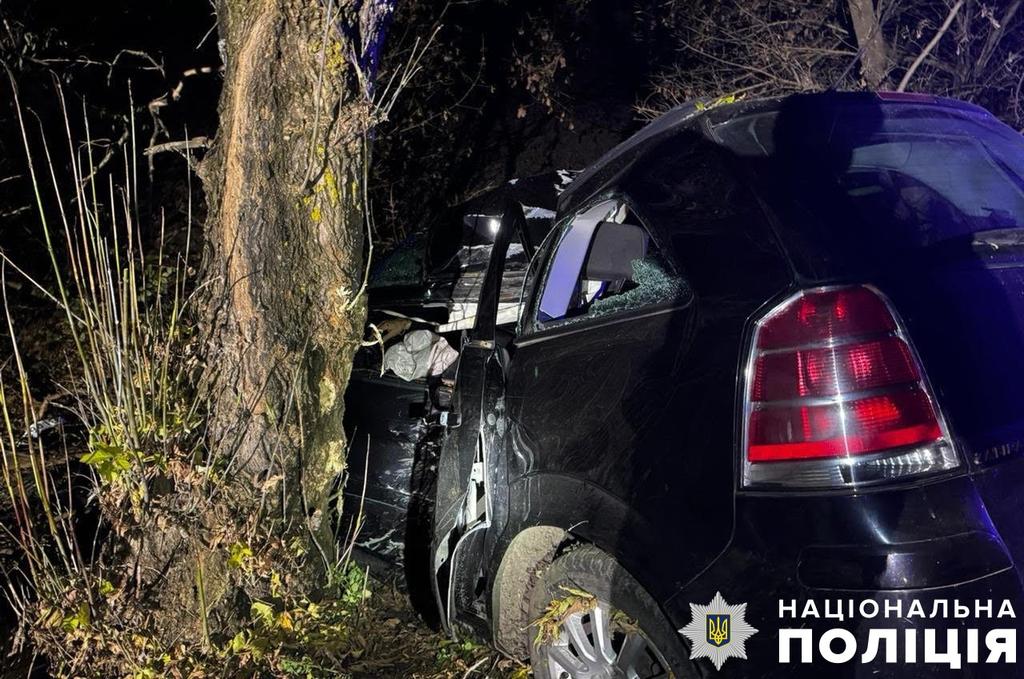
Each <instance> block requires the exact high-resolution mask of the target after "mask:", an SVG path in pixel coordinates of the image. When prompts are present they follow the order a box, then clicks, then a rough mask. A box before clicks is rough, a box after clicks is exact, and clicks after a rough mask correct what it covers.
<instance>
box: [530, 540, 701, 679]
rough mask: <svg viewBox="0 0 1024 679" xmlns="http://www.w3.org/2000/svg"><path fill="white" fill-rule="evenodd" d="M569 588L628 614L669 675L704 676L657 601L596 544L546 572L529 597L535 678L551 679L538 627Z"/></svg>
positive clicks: (568, 555) (687, 678)
mask: <svg viewBox="0 0 1024 679" xmlns="http://www.w3.org/2000/svg"><path fill="white" fill-rule="evenodd" d="M564 587H570V588H573V589H577V590H583V591H585V592H588V593H590V594H592V595H593V596H595V597H596V598H597V600H598V601H599V602H604V603H606V604H607V605H608V606H610V608H611V609H612V610H613V611H620V612H621V613H623V614H625V616H627V617H628V619H629V620H630V622H631V624H632V623H635V627H638V628H639V630H640V633H641V635H642V636H643V637H646V640H647V642H648V643H650V644H651V645H653V646H654V647H655V648H656V649H657V652H658V653H659V654H660V656H661V658H663V660H664V662H665V663H666V664H667V665H668V667H667V668H665V669H667V670H669V671H670V672H671V674H670V675H669V676H673V677H676V678H678V679H696V678H697V677H699V676H700V675H699V674H698V673H697V670H696V668H695V667H694V665H693V663H692V662H691V661H690V659H689V651H688V649H687V647H686V644H685V643H684V639H683V638H682V636H681V635H680V634H679V633H678V632H677V631H676V630H675V629H674V628H673V626H672V625H671V624H670V623H669V621H668V620H667V619H666V618H665V616H664V615H663V614H662V612H661V611H660V610H659V608H658V605H657V604H656V603H655V602H654V599H652V598H651V596H650V595H649V594H648V593H647V592H646V591H645V590H644V588H643V587H641V586H640V584H639V583H638V582H637V581H636V580H635V579H634V578H633V577H632V576H631V575H630V574H629V573H627V572H626V570H625V569H624V568H623V567H622V566H620V565H619V563H618V562H617V561H615V559H613V558H612V557H610V556H609V555H607V554H606V553H604V552H602V551H601V550H600V549H597V548H596V547H594V546H592V545H584V546H581V547H578V548H576V549H573V550H572V551H569V552H567V553H566V554H564V555H562V556H560V557H558V558H557V559H555V560H554V561H553V562H552V563H551V564H550V565H549V566H548V567H547V569H545V570H544V572H543V573H541V575H540V577H539V579H538V580H537V583H536V585H535V586H534V587H533V589H532V591H531V592H530V598H529V611H530V618H529V619H530V626H529V628H528V629H527V634H528V635H529V639H528V644H529V648H530V661H531V663H532V665H533V668H534V677H535V678H536V679H548V677H549V676H550V674H549V670H548V664H547V663H548V660H547V655H546V651H545V644H543V643H542V644H540V645H538V644H536V643H535V641H536V637H537V625H536V623H537V621H538V620H539V619H541V617H542V616H543V615H544V612H545V611H546V610H547V607H548V604H550V603H551V602H552V601H555V600H556V599H560V598H563V597H565V596H566V590H565V589H564Z"/></svg>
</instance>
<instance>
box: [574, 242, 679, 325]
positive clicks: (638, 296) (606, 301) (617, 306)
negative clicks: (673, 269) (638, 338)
mask: <svg viewBox="0 0 1024 679" xmlns="http://www.w3.org/2000/svg"><path fill="white" fill-rule="evenodd" d="M632 267H633V282H634V283H635V284H636V287H634V288H631V289H629V290H627V291H625V292H623V293H620V294H618V295H612V296H611V297H605V298H603V299H598V300H596V301H595V302H594V303H593V304H591V305H590V308H589V309H588V310H587V314H586V315H587V316H589V317H595V316H607V315H609V314H614V313H618V312H620V311H629V310H632V309H640V308H643V307H648V306H653V305H655V304H661V303H663V302H670V301H672V300H674V299H679V298H681V297H683V296H684V294H685V293H686V292H687V286H686V283H685V282H684V281H683V280H682V279H681V278H678V277H676V276H673V275H672V274H671V273H669V272H668V271H667V270H666V267H665V266H664V265H662V264H661V263H659V262H658V261H657V260H656V259H654V258H652V257H647V258H645V259H635V260H633V262H632Z"/></svg>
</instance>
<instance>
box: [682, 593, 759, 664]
mask: <svg viewBox="0 0 1024 679" xmlns="http://www.w3.org/2000/svg"><path fill="white" fill-rule="evenodd" d="M746 613H747V605H746V604H729V603H728V602H727V601H726V600H725V599H723V598H722V594H721V592H716V593H715V598H714V599H712V600H711V603H709V604H708V605H707V606H704V605H702V604H694V603H691V604H690V623H689V624H688V625H687V626H686V627H684V628H683V629H681V630H679V633H680V634H682V635H683V636H685V637H686V638H687V639H688V640H689V641H690V658H692V659H694V660H696V659H697V658H707V659H708V660H710V661H711V664H712V665H714V666H715V669H716V670H720V669H722V663H724V662H725V661H726V660H728V659H729V658H746V657H747V649H746V641H747V639H749V638H750V637H751V636H753V635H754V634H755V633H756V632H757V630H756V629H755V628H754V627H752V626H751V625H750V624H749V623H748V622H747V620H746Z"/></svg>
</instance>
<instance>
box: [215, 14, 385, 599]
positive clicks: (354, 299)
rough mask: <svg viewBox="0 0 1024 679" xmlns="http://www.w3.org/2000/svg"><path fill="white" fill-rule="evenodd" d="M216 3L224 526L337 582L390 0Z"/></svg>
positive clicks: (224, 595) (218, 449)
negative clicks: (346, 427)
mask: <svg viewBox="0 0 1024 679" xmlns="http://www.w3.org/2000/svg"><path fill="white" fill-rule="evenodd" d="M217 12H218V19H219V30H220V38H221V41H222V43H221V44H222V45H223V54H224V58H225V62H226V63H225V76H224V88H223V93H222V96H221V101H220V107H219V111H220V120H221V122H220V128H219V132H218V135H217V138H216V142H215V145H214V148H213V151H212V153H211V154H210V155H209V156H208V157H207V158H206V159H205V161H204V162H203V164H202V167H201V175H202V178H203V183H204V187H205V189H206V193H207V196H208V204H209V215H210V217H209V221H208V224H207V229H206V236H207V242H208V249H207V252H206V261H205V263H204V268H205V276H206V281H207V285H208V289H207V292H206V299H207V300H208V304H207V316H206V321H207V323H208V326H207V328H208V330H209V333H208V335H207V337H206V340H207V342H206V348H207V352H206V365H207V366H208V374H207V376H206V383H205V387H206V393H207V394H208V396H209V399H210V417H209V428H208V432H209V438H208V445H209V447H210V451H211V458H212V459H213V460H214V461H215V462H214V464H216V465H219V466H220V469H221V472H222V479H223V481H222V485H221V487H220V488H219V489H218V493H219V494H220V496H221V497H222V499H221V500H220V501H219V502H216V501H215V502H214V503H212V505H211V510H212V512H213V514H215V515H216V518H215V519H214V520H213V523H212V524H211V526H210V528H211V529H213V530H223V531H226V532H232V531H233V532H234V536H233V537H232V538H231V539H233V540H237V541H239V542H240V543H242V544H244V545H245V549H252V550H254V551H256V552H257V553H259V550H260V549H262V550H265V554H266V556H267V557H268V559H269V560H270V561H274V560H275V559H280V558H282V557H283V556H284V555H291V556H295V555H300V556H303V557H305V558H304V559H303V563H304V566H305V567H306V572H307V573H311V574H314V575H319V576H322V575H324V574H325V573H326V572H327V571H329V570H330V569H331V568H332V567H334V566H335V564H336V561H335V546H336V539H335V536H334V533H333V526H334V522H333V519H334V518H335V514H334V511H335V510H336V508H335V507H332V506H331V504H330V501H331V498H332V490H333V489H335V486H336V483H337V481H338V480H339V477H340V475H341V473H342V471H343V468H344V464H345V453H346V447H345V435H344V431H343V429H342V415H343V398H342V396H343V394H344V391H345V387H346V385H347V383H348V378H349V371H350V368H351V362H352V356H353V354H354V351H355V349H356V347H357V346H358V344H359V341H360V339H361V334H362V328H363V324H364V317H365V313H364V301H363V296H362V293H363V290H362V284H363V280H364V268H365V267H364V264H365V262H364V241H365V238H366V231H367V224H368V221H367V216H366V214H365V210H366V207H367V206H366V204H365V200H364V197H365V177H366V172H367V165H368V163H369V136H370V132H371V129H372V127H373V125H374V116H375V109H374V104H373V101H372V96H373V87H372V82H373V78H374V71H375V66H376V60H377V58H378V50H379V48H380V44H381V42H382V41H383V38H384V34H385V32H386V26H387V21H388V19H389V18H390V14H391V12H392V7H391V6H390V5H389V4H387V3H386V2H372V1H371V0H367V2H365V3H361V2H359V1H358V0H356V1H354V2H353V1H349V2H345V1H343V2H342V4H341V6H338V5H337V4H336V3H334V2H333V1H328V2H325V3H322V4H321V3H317V2H311V1H310V0H257V1H250V0H221V2H219V4H218V8H217ZM218 524H219V525H218ZM224 524H227V525H224ZM227 554H228V552H227V551H222V553H221V559H220V561H221V562H222V563H223V562H224V558H225V557H226V556H227ZM218 565H222V564H218ZM206 570H207V572H209V573H211V574H212V575H210V576H208V577H207V578H206V582H205V583H204V586H205V587H206V588H207V589H208V590H209V591H206V592H204V593H203V598H204V599H205V600H206V601H207V605H209V606H211V607H216V606H217V604H218V599H219V600H220V601H221V602H223V603H226V602H228V601H230V600H231V596H230V595H231V594H232V592H231V586H230V584H231V583H230V580H229V579H228V578H227V577H226V571H225V569H224V568H223V567H221V568H220V569H218V568H216V567H213V568H207V569H206ZM281 570H282V571H286V570H287V569H286V568H283V567H282V568H281ZM313 582H315V579H314V580H313ZM220 585H223V586H220Z"/></svg>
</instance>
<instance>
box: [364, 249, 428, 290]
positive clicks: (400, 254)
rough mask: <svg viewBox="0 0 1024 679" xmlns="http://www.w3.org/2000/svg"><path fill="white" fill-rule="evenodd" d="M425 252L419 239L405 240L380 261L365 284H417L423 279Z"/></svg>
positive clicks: (376, 285) (379, 286)
mask: <svg viewBox="0 0 1024 679" xmlns="http://www.w3.org/2000/svg"><path fill="white" fill-rule="evenodd" d="M425 254H426V253H425V250H424V247H423V244H422V242H421V241H420V239H418V238H415V239H413V240H411V241H406V242H405V243H403V244H402V245H400V246H398V248H397V249H396V250H394V251H393V252H392V253H391V254H390V255H388V256H387V257H386V258H385V259H384V260H383V261H382V262H381V265H380V266H379V267H378V268H377V269H376V271H374V272H373V275H372V276H371V277H370V281H369V283H368V284H367V285H368V286H369V287H370V288H390V287H395V286H399V285H419V284H420V283H421V282H422V279H423V259H424V256H425Z"/></svg>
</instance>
